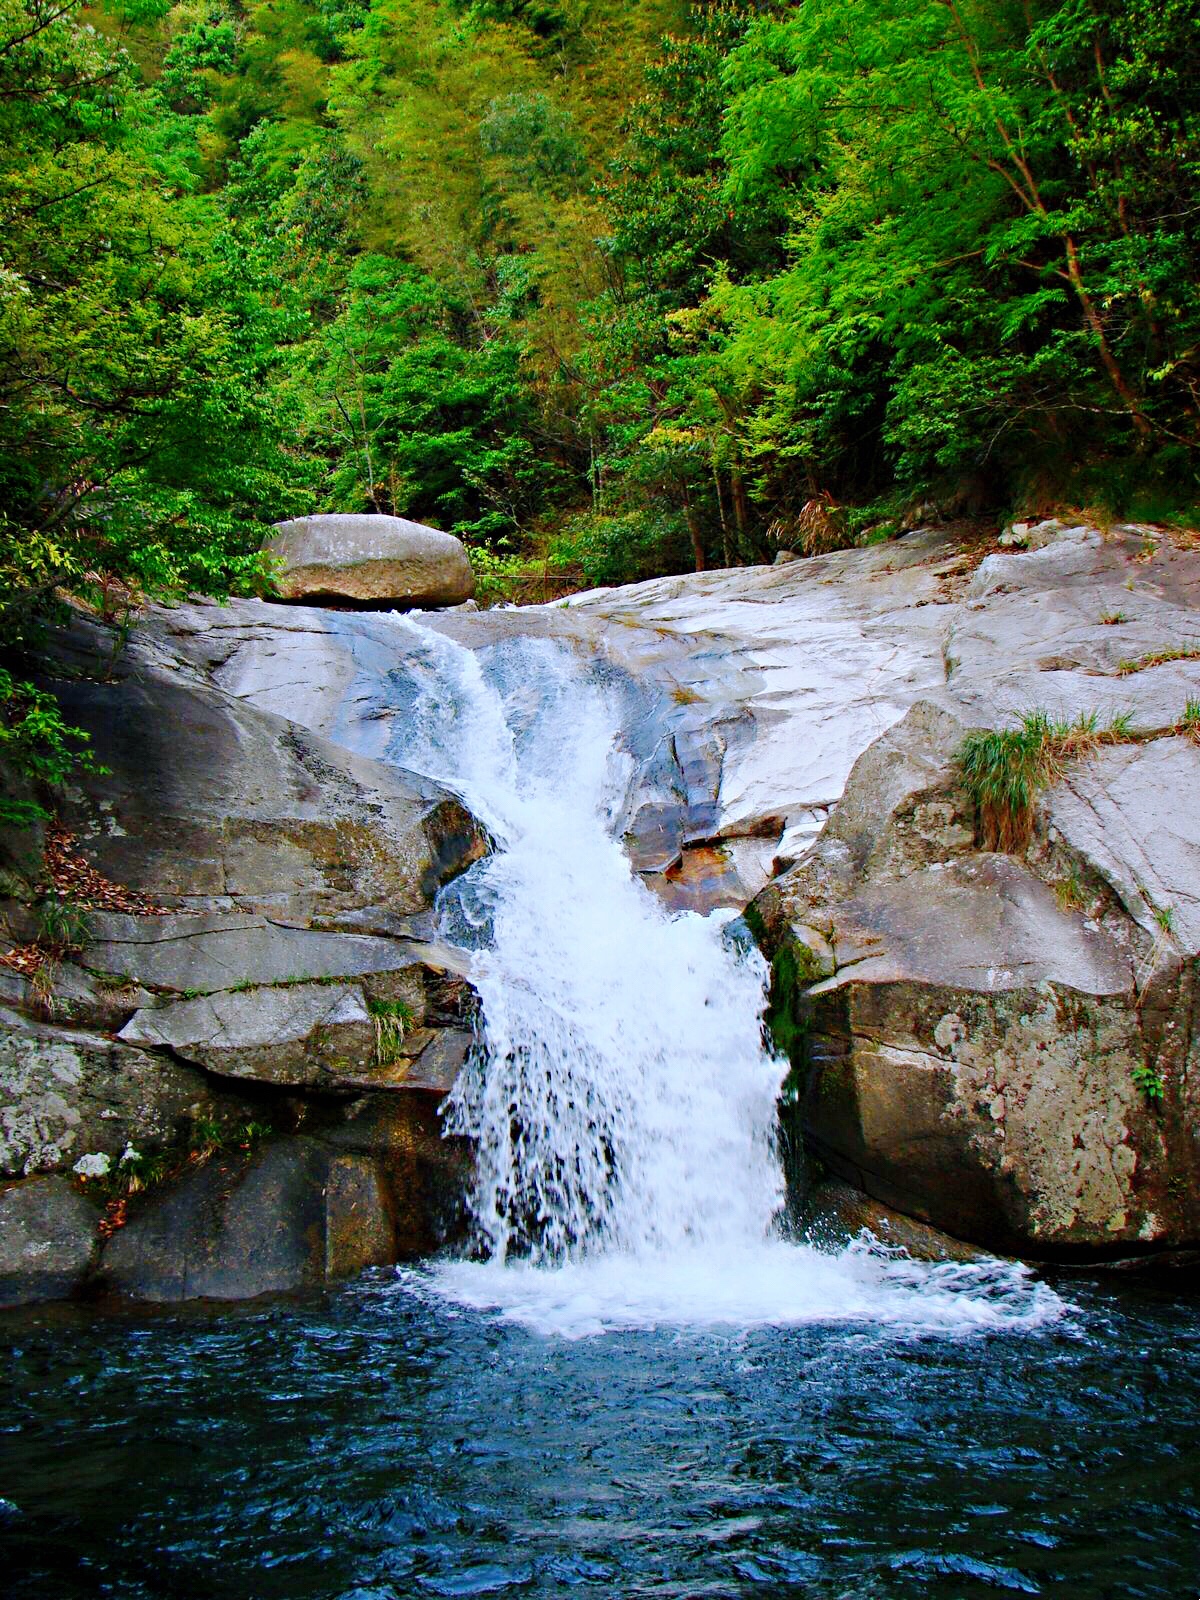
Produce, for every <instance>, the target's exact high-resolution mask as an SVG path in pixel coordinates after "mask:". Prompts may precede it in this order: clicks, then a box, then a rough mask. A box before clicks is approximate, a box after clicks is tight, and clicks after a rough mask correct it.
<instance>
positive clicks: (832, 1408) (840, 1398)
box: [0, 617, 1200, 1600]
mask: <svg viewBox="0 0 1200 1600" xmlns="http://www.w3.org/2000/svg"><path fill="white" fill-rule="evenodd" d="M343 626H344V628H345V630H346V634H347V639H348V642H349V644H350V647H351V648H352V649H353V651H354V655H355V659H356V661H357V663H358V670H359V678H358V681H357V683H356V684H355V686H354V689H353V691H352V693H351V695H350V696H349V697H348V700H347V702H346V705H345V709H344V712H343V721H342V724H341V725H340V726H339V728H338V729H337V730H336V736H337V737H339V738H340V739H342V740H343V741H344V742H346V743H348V744H350V745H352V746H354V747H356V748H358V749H360V750H362V751H364V752H365V753H369V754H372V755H376V756H380V757H383V758H385V759H390V760H393V761H397V762H399V763H401V764H403V765H405V766H408V767H411V768H415V769H416V770H419V771H422V772H425V773H427V774H429V775H431V776H435V777H438V778H440V779H442V780H443V781H445V782H448V783H450V784H451V785H452V786H453V787H455V788H456V789H458V790H459V792H460V793H461V794H462V795H463V796H464V797H465V799H466V800H467V802H468V803H469V804H470V805H471V806H472V807H473V809H474V810H475V811H476V812H477V814H478V815H479V816H480V817H481V818H482V819H483V820H484V821H485V823H486V824H487V826H488V828H489V829H490V831H491V833H492V834H493V837H494V839H495V841H496V849H495V851H494V852H493V853H492V854H491V855H490V856H489V858H488V859H487V860H486V861H484V862H481V863H479V864H478V865H477V866H476V867H474V868H473V869H472V870H471V871H470V872H469V873H468V874H466V875H465V876H464V877H463V878H461V879H459V880H458V881H457V883H456V884H454V885H453V886H452V887H451V888H450V890H449V891H447V892H446V893H445V895H444V896H443V902H442V907H441V915H442V919H443V925H444V930H445V933H446V936H447V937H448V938H452V939H453V940H455V941H456V942H457V943H459V944H460V945H463V946H465V947H466V948H467V949H469V950H470V951H471V952H472V961H473V969H474V981H475V983H476V986H477V988H478V990H479V993H480V995H481V997H482V1001H483V1020H482V1024H481V1031H480V1042H479V1048H478V1050H477V1052H476V1055H475V1058H474V1059H473V1060H472V1062H471V1063H470V1066H469V1069H468V1071H467V1072H466V1073H465V1074H464V1076H463V1078H462V1080H461V1081H460V1084H459V1086H458V1088H457V1090H456V1092H455V1094H454V1095H453V1097H452V1100H451V1102H450V1104H449V1106H448V1108H447V1113H446V1115H447V1121H448V1124H449V1126H450V1127H451V1128H452V1129H454V1130H456V1131H459V1132H465V1133H468V1134H470V1135H471V1136H472V1138H473V1139H474V1140H475V1142H476V1144H477V1148H478V1151H479V1175H478V1180H477V1184H476V1188H475V1190H474V1193H473V1195H472V1210H473V1216H474V1221H475V1237H474V1240H473V1247H472V1250H471V1251H470V1252H469V1253H468V1254H467V1255H465V1256H463V1257H461V1258H458V1259H442V1260H435V1261H431V1262H428V1263H425V1264H423V1265H421V1266H418V1267H410V1268H405V1269H402V1270H400V1271H394V1272H380V1273H376V1274H371V1275H368V1276H366V1277H365V1278H364V1279H362V1280H360V1281H359V1282H358V1283H355V1284H352V1285H349V1286H345V1287H343V1288H341V1289H339V1290H337V1291H334V1292H331V1293H328V1294H324V1295H319V1296H314V1297H312V1298H311V1299H310V1300H307V1301H300V1302H294V1303H287V1304H275V1305H271V1304H266V1305H263V1304H255V1305H252V1306H247V1307H241V1308H224V1309H215V1310H214V1309H211V1308H210V1309H204V1308H185V1309H183V1310H172V1311H170V1312H159V1313H153V1312H140V1313H130V1314H128V1315H120V1316H115V1317H114V1316H105V1315H102V1314H100V1313H99V1312H97V1311H94V1310H89V1309H86V1308H70V1307H51V1308H45V1309H41V1310H34V1311H31V1312H26V1313H22V1314H15V1313H14V1314H11V1315H9V1316H8V1317H6V1318H0V1333H3V1335H4V1337H5V1341H6V1344H7V1346H8V1357H7V1360H6V1362H5V1364H4V1367H3V1369H2V1371H0V1386H3V1388H4V1389H6V1392H0V1571H2V1572H3V1574H4V1576H3V1578H0V1592H3V1593H5V1594H6V1595H8V1596H11V1597H12V1600H34V1597H36V1600H45V1597H47V1596H53V1597H54V1600H85V1597H93V1596H112V1597H116V1600H199V1597H204V1600H210V1597H211V1600H410V1597H420V1596H475V1595H497V1594H514V1595H517V1594H521V1595H526V1594H527V1595H536V1596H538V1597H543V1600H546V1597H550V1600H553V1597H558V1596H563V1597H567V1596H581V1597H582V1596H588V1597H597V1600H600V1597H604V1600H611V1597H617V1600H621V1597H626V1596H629V1597H643V1596H647V1597H656V1600H694V1597H705V1600H751V1597H753V1600H768V1597H774V1596H780V1595H787V1596H791V1595H796V1596H804V1597H809V1600H915V1597H932V1600H973V1597H979V1600H982V1597H984V1596H988V1595H994V1594H996V1593H998V1592H1000V1593H1013V1594H1047V1595H1059V1596H1062V1597H1063V1600H1091V1597H1097V1600H1100V1597H1109V1596H1111V1597H1114V1600H1115V1597H1117V1596H1120V1597H1121V1600H1128V1597H1147V1600H1150V1597H1161V1600H1183V1597H1188V1600H1195V1596H1196V1595H1197V1594H1198V1593H1200V1560H1198V1556H1197V1552H1198V1550H1200V1422H1198V1420H1197V1419H1198V1418H1200V1328H1198V1323H1197V1319H1196V1316H1195V1312H1194V1307H1193V1305H1192V1304H1191V1303H1189V1302H1188V1301H1187V1300H1186V1299H1185V1298H1184V1296H1183V1293H1182V1291H1179V1290H1166V1289H1161V1290H1154V1289H1150V1288H1146V1287H1143V1286H1140V1285H1138V1284H1136V1283H1134V1284H1121V1283H1119V1282H1115V1281H1114V1280H1112V1279H1109V1280H1108V1281H1107V1282H1104V1283H1092V1282H1089V1281H1088V1280H1086V1279H1084V1278H1078V1277H1077V1278H1073V1279H1067V1280H1063V1279H1060V1280H1058V1281H1057V1282H1056V1284H1055V1285H1053V1286H1052V1285H1051V1284H1049V1283H1047V1282H1046V1281H1044V1280H1043V1279H1041V1278H1039V1277H1037V1276H1035V1275H1033V1274H1031V1273H1030V1272H1028V1271H1026V1270H1025V1269H1023V1268H1021V1267H1019V1266H1016V1265H1014V1264H1011V1263H1006V1262H998V1261H989V1260H981V1261H979V1262H975V1263H967V1264H948V1265H929V1264H923V1263H918V1262H913V1261H910V1260H908V1259H907V1258H906V1257H904V1256H902V1255H900V1254H897V1253H895V1252H888V1251H885V1250H883V1249H881V1248H879V1247H878V1246H876V1245H873V1244H872V1243H871V1242H870V1241H868V1240H859V1241H857V1242H855V1243H853V1244H851V1245H850V1246H848V1247H846V1248H844V1249H842V1250H841V1251H840V1252H832V1251H830V1252H822V1251H819V1250H817V1249H814V1248H813V1247H812V1246H811V1245H809V1244H807V1243H805V1242H803V1241H798V1240H795V1239H791V1238H789V1237H787V1235H786V1233H785V1231H784V1230H783V1229H782V1227H781V1224H780V1206H781V1199H782V1179H781V1174H780V1165H779V1160H778V1156H777V1152H776V1150H775V1147H774V1139H773V1127H774V1116H775V1111H774V1107H775V1100H776V1096H777V1093H778V1090H779V1087H780V1083H781V1079H782V1074H783V1068H782V1064H781V1063H780V1062H778V1061H777V1060H775V1059H774V1058H773V1057H772V1056H771V1054H770V1053H769V1051H767V1050H766V1049H765V1048H764V1045H763V1041H762V1030H761V1015H762V1008H763V980H764V971H763V967H762V964H761V961H760V960H759V959H758V958H757V957H756V956H755V955H754V953H753V952H750V951H747V950H746V949H745V948H744V946H742V945H741V944H739V942H738V941H737V940H735V939H731V938H730V937H728V932H729V930H728V928H727V927H725V926H724V925H723V923H722V920H721V919H720V918H707V919H705V918H701V917H698V916H695V915H682V916H681V915H670V914H668V913H667V912H666V911H664V910H663V908H662V906H661V905H660V903H659V902H658V901H657V900H656V899H655V898H654V896H652V895H651V894H650V893H649V892H648V891H647V890H646V888H645V887H644V885H643V884H642V883H641V882H640V881H639V879H638V878H637V877H636V876H635V875H634V874H633V873H632V872H631V871H630V868H629V865H628V862H627V861H626V859H625V856H624V854H623V851H622V849H621V847H620V844H619V843H618V842H617V840H616V838H615V836H614V832H615V830H616V829H617V827H618V819H619V818H620V815H621V812H622V807H623V805H624V800H625V795H626V792H627V788H628V784H629V781H630V777H631V764H630V758H629V757H628V756H627V755H625V754H623V753H622V749H621V740H620V737H619V726H620V719H621V714H622V712H621V693H622V691H621V688H620V685H619V684H618V683H616V682H615V680H614V679H613V678H612V677H611V675H608V674H606V673H605V671H604V670H603V669H602V668H600V667H596V666H588V665H586V664H581V663H580V661H579V660H578V659H577V658H576V657H574V656H573V655H572V654H570V653H569V652H567V651H566V650H565V649H563V648H562V647H560V646H558V645H555V644H552V643H548V642H544V641H543V642H531V641H528V640H525V641H511V642H509V643H506V644H503V645H499V646H496V647H494V648H492V649H490V650H489V651H487V652H484V653H481V654H479V655H476V654H472V653H471V652H469V651H466V650H464V649H462V648H461V647H460V646H458V645H457V644H455V643H453V642H451V641H450V640H448V639H446V638H444V637H442V636H441V635H440V634H438V633H436V632H433V631H432V630H430V629H428V628H426V627H424V626H423V625H422V624H421V623H420V622H419V621H415V620H408V619H398V618H382V617H380V618H369V617H359V618H351V619H346V621H345V622H344V624H343Z"/></svg>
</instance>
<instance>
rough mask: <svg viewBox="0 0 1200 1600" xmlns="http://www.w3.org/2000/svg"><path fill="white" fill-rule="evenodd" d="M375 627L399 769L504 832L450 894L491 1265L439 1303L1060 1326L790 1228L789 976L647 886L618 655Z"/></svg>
mask: <svg viewBox="0 0 1200 1600" xmlns="http://www.w3.org/2000/svg"><path fill="white" fill-rule="evenodd" d="M353 626H354V629H355V630H356V631H357V633H358V641H357V648H356V650H355V654H356V658H357V659H358V661H359V668H360V673H361V674H363V681H364V683H365V684H366V687H365V688H364V689H363V690H362V692H361V694H360V695H359V696H358V698H357V699H355V697H353V696H352V697H351V705H352V707H353V706H355V705H357V706H358V708H359V710H360V711H362V710H363V708H364V707H366V708H367V709H366V711H365V713H364V715H365V717H368V718H370V719H371V720H372V721H373V722H374V726H375V730H376V731H375V733H374V735H373V737H374V739H375V741H376V744H378V738H379V733H378V729H379V724H380V721H381V720H383V721H384V722H385V723H386V725H387V728H388V733H387V737H386V741H385V747H384V748H383V749H382V750H381V751H379V752H378V753H381V754H383V755H384V756H385V758H386V759H390V760H392V761H395V762H397V763H398V764H401V765H403V766H405V767H407V768H409V769H410V770H414V771H417V772H420V773H423V774H425V775H427V776H429V777H432V778H436V779H438V780H439V781H440V782H442V783H444V784H445V785H447V786H448V787H450V788H452V789H454V790H455V791H457V792H458V793H459V794H460V795H461V796H462V797H463V799H464V800H465V801H466V803H467V804H468V805H469V806H470V807H471V809H472V810H473V811H474V812H475V814H476V815H477V816H478V817H479V818H480V819H481V821H482V822H483V823H484V824H485V826H486V827H487V828H488V830H489V831H490V833H491V835H492V838H493V840H494V842H495V849H494V851H493V852H492V853H491V854H490V855H489V857H488V858H487V859H486V860H484V861H482V862H480V863H478V864H477V865H476V866H475V867H473V868H472V869H471V870H470V872H468V873H467V874H466V875H464V877H462V878H461V879H459V880H457V882H456V883H454V884H453V885H451V886H450V888H449V889H448V890H447V891H445V892H444V893H443V896H442V901H441V916H442V921H443V930H444V932H445V935H446V937H447V938H448V939H450V940H452V941H453V942H455V943H457V944H459V945H461V946H464V947H466V948H467V949H469V950H470V951H471V952H472V981H473V982H474V985H475V987H476V989H477V990H478V993H479V995H480V1000H481V1019H480V1025H479V1040H478V1045H477V1048H476V1050H475V1051H474V1053H473V1055H472V1057H471V1059H470V1060H469V1062H468V1064H467V1067H466V1068H465V1070H464V1072H463V1073H462V1074H461V1076H460V1079H459V1082H458V1084H457V1085H456V1087H455V1090H454V1092H453V1093H452V1094H451V1096H450V1097H449V1101H448V1103H447V1105H446V1108H445V1112H444V1115H445V1121H446V1127H447V1131H448V1132H453V1133H458V1134H464V1135H467V1136H468V1137H469V1138H470V1139H471V1140H472V1142H473V1144H474V1147H475V1150H476V1163H477V1173H476V1178H475V1182H474V1187H473V1190H472V1193H471V1196H470V1204H471V1210H472V1215H473V1220H474V1227H475V1241H474V1242H475V1253H476V1255H477V1256H479V1257H481V1258H482V1259H480V1260H460V1261H453V1262H443V1263H440V1264H437V1265H436V1266H434V1267H433V1268H432V1269H428V1270H427V1271H426V1272H425V1273H424V1274H421V1275H418V1276H419V1281H420V1282H421V1283H422V1284H424V1285H425V1287H426V1288H427V1289H428V1290H429V1292H434V1293H437V1294H438V1295H440V1296H443V1297H445V1298H447V1299H449V1300H451V1301H455V1302H458V1303H460V1304H467V1305H473V1306H479V1307H488V1308H493V1309H495V1310H498V1311H499V1312H500V1313H501V1314H502V1315H505V1316H508V1317H511V1318H515V1319H517V1320H521V1321H525V1322H527V1323H529V1324H530V1325H531V1326H533V1327H536V1328H540V1329H543V1330H546V1331H557V1332H561V1333H568V1334H581V1333H592V1332H597V1331H601V1330H603V1329H606V1328H611V1327H620V1326H644V1325H651V1324H655V1323H659V1322H667V1323H671V1322H679V1323H683V1324H694V1323H734V1324H741V1325H748V1324H754V1323H763V1322H789V1321H797V1320H811V1319H813V1318H831V1317H836V1318H844V1317H863V1318H869V1319H871V1320H874V1321H885V1322H895V1323H901V1324H903V1325H905V1326H912V1327H918V1328H925V1327H932V1328H939V1329H941V1328H951V1329H958V1328H973V1327H992V1326H998V1325H1003V1324H1009V1325H1011V1324H1012V1323H1014V1322H1016V1323H1019V1324H1022V1325H1025V1324H1028V1323H1031V1322H1037V1321H1041V1320H1043V1319H1044V1318H1046V1317H1047V1316H1051V1315H1054V1314H1056V1313H1057V1308H1058V1307H1059V1305H1060V1302H1059V1301H1058V1300H1057V1297H1055V1296H1054V1295H1053V1293H1052V1292H1051V1291H1050V1290H1048V1289H1046V1288H1045V1286H1043V1285H1040V1284H1038V1283H1036V1282H1034V1281H1033V1280H1031V1279H1030V1278H1029V1276H1028V1275H1027V1274H1026V1273H1025V1272H1024V1269H1022V1268H1019V1267H1016V1266H1013V1265H1011V1264H1008V1263H1000V1262H994V1261H986V1260H985V1261H981V1262H978V1263H966V1264H962V1263H954V1264H943V1265H940V1266H932V1265H927V1264H923V1263H915V1262H912V1261H910V1260H908V1258H907V1257H904V1256H902V1255H901V1254H899V1253H898V1252H895V1251H886V1250H883V1249H881V1248H880V1247H878V1246H876V1245H872V1244H870V1243H868V1242H866V1241H864V1242H861V1243H859V1244H857V1245H855V1246H852V1247H851V1248H850V1249H849V1250H846V1251H843V1252H842V1253H841V1254H840V1255H832V1254H822V1253H821V1252H819V1251H817V1250H815V1249H813V1248H811V1247H810V1246H807V1245H801V1244H796V1243H792V1242H788V1241H787V1240H785V1239H784V1238H783V1237H782V1236H781V1234H780V1233H779V1231H778V1225H777V1221H778V1214H779V1211H780V1207H781V1204H782V1200H783V1179H782V1172H781V1167H780V1162H779V1159H778V1155H777V1152H776V1149H775V1142H774V1130H775V1116H776V1102H777V1097H778V1094H779V1090H780V1087H781V1084H782V1080H783V1076H784V1072H785V1064H784V1063H783V1062H782V1061H780V1060H779V1059H778V1058H777V1057H775V1056H774V1055H773V1054H772V1053H771V1051H770V1050H769V1049H768V1048H767V1047H766V1045H765V1044H764V1040H763V1030H762V1013H763V1007H764V998H765V980H766V977H767V972H766V967H765V963H764V962H763V961H762V958H761V957H760V956H759V955H758V953H757V952H755V951H752V950H750V951H747V950H746V949H745V948H743V947H742V946H741V945H740V944H739V943H738V942H737V941H735V940H731V939H729V938H728V937H727V936H726V929H725V927H724V926H723V922H724V920H725V919H723V918H721V917H719V916H710V917H701V916H699V915H697V914H695V913H682V914H680V913H670V912H668V911H667V910H665V909H664V907H663V906H662V904H661V903H660V902H659V900H658V899H657V898H656V897H655V896H654V895H653V894H652V893H651V892H650V891H649V890H648V889H647V888H646V886H645V885H644V884H643V883H642V881H641V880H640V878H638V876H637V875H636V874H635V873H634V872H633V871H632V869H631V867H630V864H629V862H628V860H627V858H626V856H625V853H624V851H623V849H622V847H621V844H620V841H619V839H617V838H616V837H615V827H616V823H617V819H618V817H619V815H620V812H621V809H622V805H623V801H624V799H625V795H626V791H627V788H628V785H629V782H630V779H631V777H632V763H631V761H630V759H629V757H628V756H626V755H623V754H622V752H621V749H620V717H621V706H620V696H619V694H618V693H617V692H616V689H615V687H614V686H613V685H612V684H611V683H609V682H606V675H605V672H604V670H603V666H602V664H601V663H590V662H586V661H584V660H583V659H581V658H580V656H579V655H577V654H576V653H575V652H574V651H572V650H571V649H569V648H567V647H565V646H562V645H559V644H557V643H556V642H553V641H550V640H545V639H532V638H528V637H515V638H511V639H508V640H505V641H504V642H502V643H501V644H498V645H493V646H491V647H489V648H488V649H487V650H486V651H484V652H481V653H480V654H476V653H475V652H473V651H471V650H468V649H466V648H464V647H463V646H461V645H459V644H457V643H455V642H454V641H453V640H451V639H450V638H448V637H446V636H444V635H443V634H441V633H438V632H437V631H435V630H434V629H431V628H428V627H426V626H424V625H423V624H422V623H421V622H419V621H417V620H414V619H412V618H398V617H393V618H387V619H372V620H368V619H359V620H356V623H355V624H354V625H353ZM385 662H388V663H390V664H388V665H387V666H386V669H385V666H384V663H385ZM381 675H382V677H384V678H385V679H386V683H385V685H384V687H383V689H381V687H380V680H381ZM381 707H382V708H383V709H381ZM385 712H386V715H385V714H384V713H385ZM345 734H346V730H345V729H343V730H342V735H343V736H345ZM358 742H359V743H360V744H362V743H363V742H364V741H363V739H362V738H359V740H358ZM409 1281H410V1282H411V1281H413V1280H412V1278H411V1275H410V1277H409Z"/></svg>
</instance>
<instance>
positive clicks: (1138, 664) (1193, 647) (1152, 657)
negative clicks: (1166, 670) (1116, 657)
mask: <svg viewBox="0 0 1200 1600" xmlns="http://www.w3.org/2000/svg"><path fill="white" fill-rule="evenodd" d="M1198 660H1200V644H1198V643H1195V642H1193V643H1191V644H1179V645H1169V646H1168V647H1167V648H1166V649H1165V650H1151V651H1150V652H1149V654H1148V655H1144V656H1138V657H1137V659H1136V660H1133V661H1122V662H1121V663H1120V664H1119V665H1118V667H1117V676H1118V677H1119V678H1127V677H1128V676H1129V675H1130V673H1131V672H1145V671H1146V669H1147V667H1162V666H1165V665H1166V664H1167V662H1168V661H1198Z"/></svg>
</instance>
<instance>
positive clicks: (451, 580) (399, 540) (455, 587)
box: [265, 515, 475, 607]
mask: <svg viewBox="0 0 1200 1600" xmlns="http://www.w3.org/2000/svg"><path fill="white" fill-rule="evenodd" d="M265 548H266V549H267V550H269V551H270V552H271V553H272V554H273V555H277V556H279V557H280V558H281V559H282V561H283V563H284V567H283V571H282V572H281V573H280V574H279V578H278V585H279V594H280V597H281V598H282V599H284V600H298V601H304V602H307V603H308V604H315V605H320V604H323V603H324V604H333V605H341V606H351V607H370V606H454V605H461V604H462V602H463V601H464V600H469V599H470V598H471V597H472V595H473V594H474V593H475V577H474V574H473V573H472V571H471V563H470V561H469V560H468V559H467V552H466V549H465V548H464V546H463V544H462V541H461V540H459V539H456V538H455V537H454V536H453V534H449V533H441V532H439V530H438V529H437V528H426V527H424V526H423V525H422V524H421V523H419V522H408V521H406V520H405V519H404V518H403V517H384V516H350V515H329V516H317V517H297V518H296V519H295V520H294V521H291V522H278V523H276V524H275V531H274V533H273V534H272V536H271V537H270V538H269V539H268V540H267V542H266V546H265Z"/></svg>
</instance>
